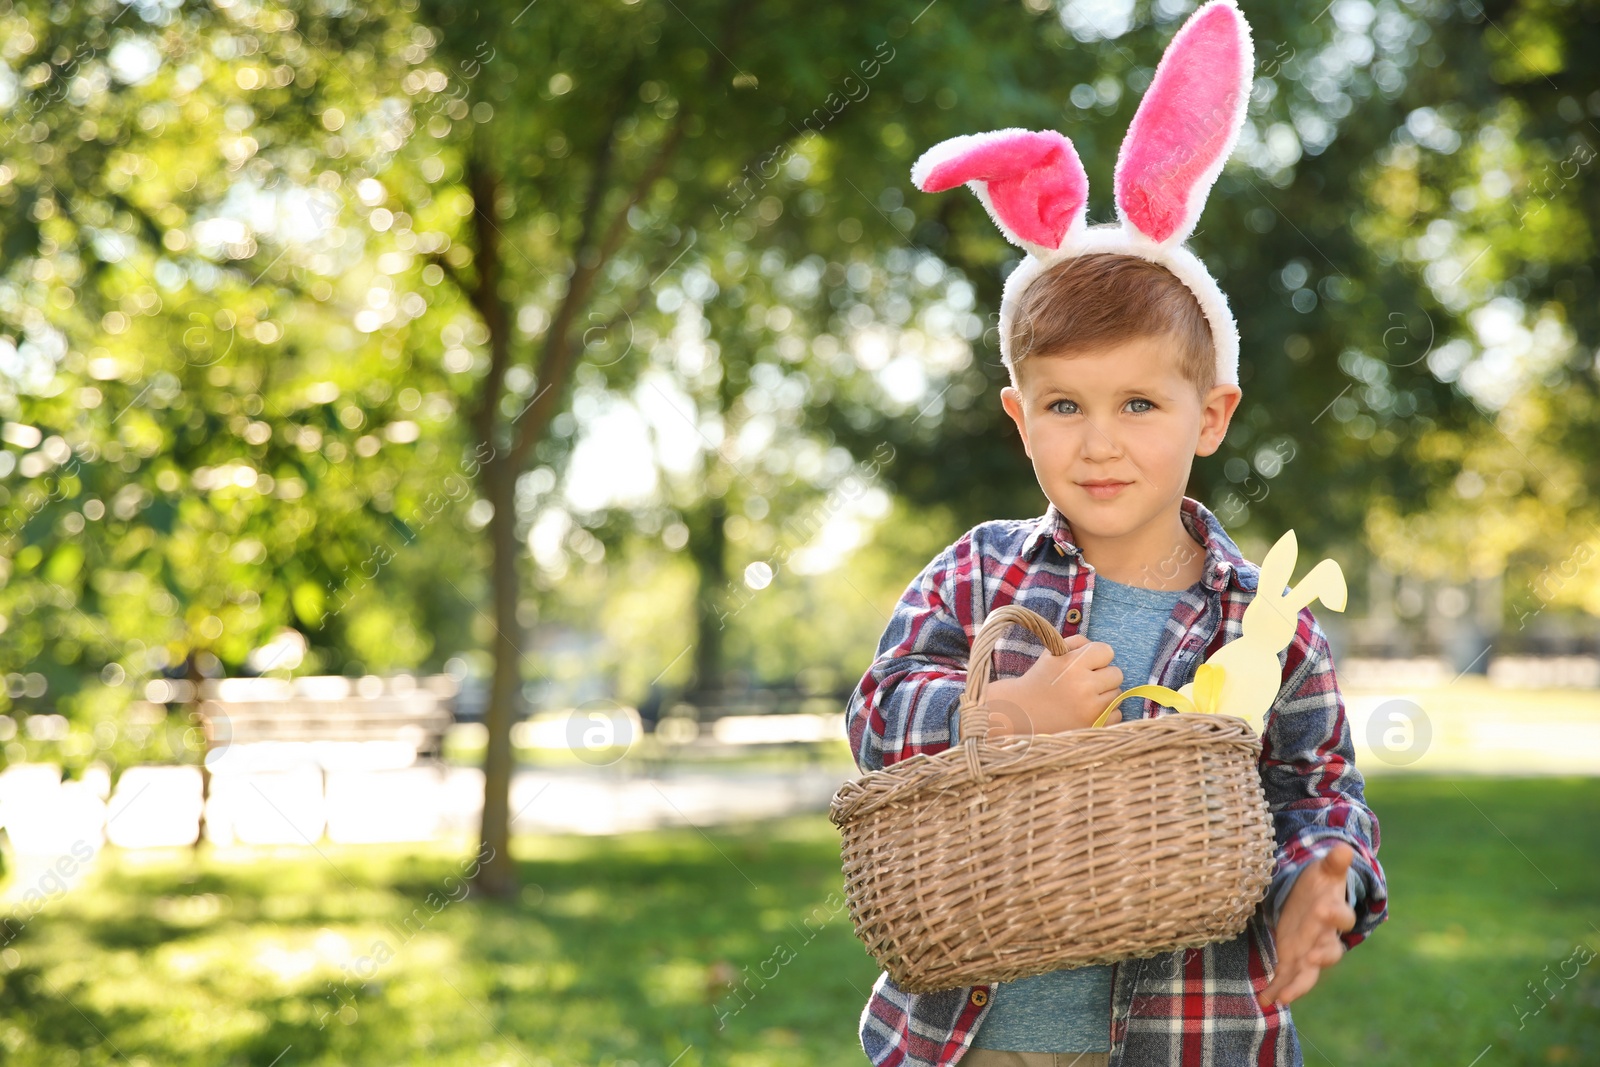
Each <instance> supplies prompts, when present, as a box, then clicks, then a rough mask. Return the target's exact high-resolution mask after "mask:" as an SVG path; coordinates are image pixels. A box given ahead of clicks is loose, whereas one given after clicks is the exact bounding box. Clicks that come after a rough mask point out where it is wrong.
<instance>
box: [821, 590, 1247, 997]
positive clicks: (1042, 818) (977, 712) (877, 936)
mask: <svg viewBox="0 0 1600 1067" xmlns="http://www.w3.org/2000/svg"><path fill="white" fill-rule="evenodd" d="M1013 623H1018V624H1021V625H1023V626H1026V627H1027V628H1028V629H1029V630H1031V631H1033V632H1034V633H1035V634H1037V635H1038V636H1039V637H1040V639H1042V640H1043V641H1044V642H1045V644H1046V646H1047V647H1048V648H1049V649H1050V650H1051V651H1052V652H1054V653H1056V654H1061V653H1063V652H1065V651H1066V646H1065V643H1064V642H1063V641H1062V638H1061V635H1060V634H1059V633H1057V632H1056V630H1055V628H1054V627H1053V626H1051V625H1050V623H1049V622H1048V621H1047V620H1045V619H1044V618H1043V617H1041V616H1040V615H1038V614H1036V613H1035V612H1033V611H1030V610H1028V609H1027V608H1024V607H1021V606H1020V605H1015V604H1012V605H1007V606H1005V607H1002V608H999V609H997V610H995V611H994V612H992V613H991V614H990V615H989V617H988V618H987V619H986V620H985V622H984V625H983V627H982V628H981V629H980V631H979V633H978V635H977V638H976V639H975V640H974V641H973V647H972V657H971V663H970V669H969V671H968V675H967V689H966V693H965V694H964V695H963V697H962V700H961V710H960V714H961V739H962V740H961V743H960V744H959V745H957V746H955V747H953V748H950V749H947V750H946V751H944V752H940V753H938V754H936V755H931V756H930V755H927V754H918V755H915V756H912V757H910V758H909V759H905V760H902V761H901V762H899V763H896V764H893V765H891V766H889V767H886V768H884V769H883V770H879V771H872V772H870V773H868V774H866V775H864V776H862V777H860V778H857V779H855V780H853V781H850V782H847V783H845V784H844V785H843V786H842V787H840V789H839V791H838V792H837V793H836V794H835V795H834V798H833V804H832V807H831V809H830V811H829V818H830V819H831V820H832V822H833V824H834V825H835V826H837V827H839V830H840V833H841V836H842V854H843V860H844V874H845V883H846V898H847V901H848V903H849V907H850V917H851V919H852V920H853V921H854V923H855V929H856V935H857V936H858V937H860V938H861V940H862V941H863V942H865V944H866V946H867V950H868V952H870V953H871V954H872V956H873V958H874V959H876V960H877V961H878V964H879V965H880V966H881V967H882V968H883V969H884V970H885V971H887V972H888V973H889V976H890V978H892V979H893V980H894V982H895V984H896V985H897V986H899V987H900V988H901V989H903V990H905V991H907V992H911V993H927V992H932V991H934V990H938V989H948V988H952V987H955V986H965V985H977V984H980V983H987V982H999V981H1010V980H1012V979H1016V978H1022V977H1025V976H1027V975H1032V974H1042V973H1044V972H1046V971H1052V970H1057V969H1059V968H1064V967H1082V966H1087V965H1089V964H1096V963H1110V962H1112V961H1115V960H1122V959H1130V958H1135V957H1145V956H1154V955H1157V954H1159V953H1162V952H1170V951H1173V950H1176V949H1180V948H1193V947H1196V946H1199V945H1203V944H1205V943H1207V942H1210V941H1217V940H1224V939H1228V938H1231V937H1234V936H1236V935H1237V934H1238V933H1239V932H1240V931H1242V930H1243V929H1244V927H1245V925H1246V923H1247V922H1248V921H1249V919H1250V916H1251V914H1252V913H1253V912H1254V911H1255V908H1256V905H1257V903H1258V902H1259V901H1260V900H1261V898H1262V897H1263V896H1264V895H1265V894H1266V890H1267V886H1268V883H1269V881H1270V879H1271V875H1272V870H1273V866H1274V859H1273V853H1274V838H1273V830H1272V817H1271V813H1270V811H1269V810H1268V808H1267V802H1266V797H1265V795H1264V794H1263V793H1262V790H1261V780H1260V776H1259V772H1258V770H1257V760H1258V758H1259V756H1260V752H1261V741H1260V739H1259V738H1257V737H1256V735H1255V732H1254V731H1253V730H1252V729H1251V728H1250V726H1249V725H1248V724H1247V723H1245V722H1244V721H1243V720H1242V719H1238V718H1234V717H1232V716H1228V715H1208V714H1173V715H1161V716H1158V717H1156V718H1153V719H1140V720H1134V721H1130V722H1119V723H1116V724H1114V725H1110V726H1105V727H1099V728H1095V729H1084V730H1067V731H1063V732H1061V733H1056V734H1039V735H1036V736H1031V737H1029V736H1007V737H1003V738H999V739H997V740H996V741H995V742H993V743H991V742H989V741H987V740H986V739H985V736H986V734H987V731H988V727H987V723H986V718H987V715H986V709H985V705H984V690H985V688H986V686H987V685H988V675H989V672H990V662H989V657H990V655H991V653H992V652H993V650H994V647H995V645H996V644H997V643H998V642H999V640H1000V636H1001V632H1002V631H1003V630H1004V628H1005V627H1006V626H1007V625H1009V624H1013ZM1122 699H1124V697H1119V698H1118V702H1120V701H1121V700H1122ZM1115 706H1116V705H1115V704H1113V707H1115ZM1108 710H1109V709H1108Z"/></svg>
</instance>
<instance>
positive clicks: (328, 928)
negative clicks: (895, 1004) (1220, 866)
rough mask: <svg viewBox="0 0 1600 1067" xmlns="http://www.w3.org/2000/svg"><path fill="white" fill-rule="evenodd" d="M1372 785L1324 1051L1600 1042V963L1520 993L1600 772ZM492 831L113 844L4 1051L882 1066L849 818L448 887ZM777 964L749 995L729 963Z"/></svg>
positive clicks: (1302, 1015)
mask: <svg viewBox="0 0 1600 1067" xmlns="http://www.w3.org/2000/svg"><path fill="white" fill-rule="evenodd" d="M1369 793H1370V799H1371V801H1372V803H1373V805H1374V806H1375V807H1376V809H1377V811H1378V813H1379V817H1380V819H1381V820H1382V827H1383V849H1382V852H1381V853H1380V855H1381V857H1382V859H1383V860H1384V862H1385V865H1386V868H1387V870H1388V873H1389V877H1390V885H1391V891H1392V892H1393V893H1394V895H1395V899H1394V900H1393V902H1392V904H1391V910H1392V917H1391V919H1390V920H1389V922H1387V923H1385V924H1384V925H1383V926H1381V927H1379V929H1378V930H1377V931H1376V932H1375V933H1374V934H1373V936H1372V937H1371V938H1370V939H1369V940H1368V941H1367V942H1366V943H1365V944H1363V945H1360V946H1358V947H1357V948H1356V949H1355V950H1353V951H1352V952H1351V953H1350V954H1349V955H1348V956H1347V957H1346V959H1345V960H1344V961H1343V962H1342V963H1341V964H1340V965H1339V966H1338V967H1336V968H1334V969H1333V970H1332V971H1330V972H1328V973H1327V974H1326V975H1325V976H1324V978H1323V981H1322V982H1321V983H1320V984H1319V985H1318V987H1317V988H1316V989H1315V990H1314V991H1313V992H1312V993H1311V994H1310V995H1308V996H1307V997H1306V998H1304V999H1303V1000H1301V1001H1299V1002H1298V1003H1297V1004H1296V1005H1295V1009H1294V1010H1295V1015H1296V1019H1297V1023H1298V1025H1299V1027H1300V1029H1301V1032H1302V1035H1303V1038H1304V1041H1305V1045H1306V1061H1307V1063H1308V1064H1309V1065H1313V1067H1315V1065H1320V1064H1323V1063H1334V1064H1339V1065H1340V1067H1344V1065H1348V1064H1396V1065H1401V1064H1404V1065H1407V1067H1412V1065H1433V1064H1455V1065H1459V1067H1467V1065H1468V1064H1469V1063H1471V1062H1472V1061H1473V1059H1474V1057H1476V1056H1477V1055H1478V1054H1479V1053H1480V1052H1481V1051H1483V1049H1484V1047H1485V1046H1486V1045H1491V1044H1492V1046H1493V1049H1492V1051H1491V1052H1490V1054H1489V1055H1487V1056H1485V1057H1484V1058H1483V1060H1481V1061H1480V1067H1489V1065H1490V1064H1494V1065H1497V1067H1498V1065H1503V1064H1545V1063H1560V1062H1566V1063H1572V1064H1586V1063H1594V1062H1600V983H1597V982H1596V980H1595V978H1594V974H1595V973H1596V972H1597V971H1600V961H1596V962H1593V963H1590V964H1589V965H1588V966H1585V967H1583V968H1582V969H1581V970H1580V971H1579V973H1578V974H1577V976H1576V977H1575V978H1572V979H1570V980H1569V981H1567V982H1566V984H1565V985H1564V986H1562V987H1558V986H1557V985H1556V982H1555V980H1553V979H1552V981H1551V983H1550V986H1549V988H1550V989H1552V990H1555V992H1554V994H1553V995H1554V999H1553V1001H1552V1002H1551V1003H1550V1004H1549V1005H1548V1006H1547V1007H1545V1008H1544V1009H1543V1010H1542V1011H1541V1012H1540V1013H1539V1014H1538V1015H1536V1016H1532V1017H1530V1018H1529V1019H1528V1020H1527V1023H1526V1026H1525V1028H1523V1029H1521V1030H1519V1029H1518V1022H1517V1015H1516V1009H1515V1005H1517V1004H1519V1003H1521V1004H1524V1005H1526V1003H1527V1002H1526V1001H1524V1000H1523V999H1522V998H1525V997H1526V995H1527V989H1526V985H1525V983H1527V982H1529V981H1533V982H1535V984H1537V982H1538V981H1539V980H1540V979H1541V978H1544V977H1548V976H1549V975H1552V974H1556V973H1558V971H1559V970H1560V965H1561V962H1562V961H1563V960H1566V959H1567V958H1568V957H1569V955H1570V954H1571V953H1572V950H1573V948H1574V946H1575V945H1577V944H1579V943H1580V942H1582V943H1584V944H1586V945H1588V946H1590V947H1600V931H1597V930H1596V925H1600V869H1597V866H1596V863H1595V861H1594V857H1595V855H1596V854H1597V852H1600V847H1597V846H1600V820H1596V818H1595V815H1596V813H1597V812H1600V781H1597V780H1577V779H1542V780H1517V779H1483V778H1472V779H1435V778H1425V777H1420V776H1418V777H1390V778H1385V779H1382V780H1377V781H1373V782H1371V783H1370V784H1369ZM1497 828H1498V829H1497ZM1502 833H1503V834H1504V836H1502ZM1508 838H1509V840H1508ZM468 851H469V850H468V849H467V848H466V847H465V846H460V847H457V848H456V849H455V850H454V851H451V850H449V849H446V848H444V847H442V846H433V847H427V848H395V847H336V846H329V845H324V846H323V847H322V855H319V854H318V853H316V852H312V851H310V850H305V849H300V850H285V851H283V852H281V853H276V854H265V853H262V852H259V851H258V852H254V853H244V852H237V853H214V852H206V853H202V854H201V856H200V858H199V859H198V860H196V859H194V858H192V857H191V856H190V855H189V854H188V853H187V852H172V853H160V854H144V855H141V854H128V853H121V854H118V853H115V852H111V853H107V855H106V857H105V861H104V862H103V863H102V865H101V866H100V867H99V869H98V870H97V871H96V872H95V874H94V875H93V876H92V878H91V880H90V881H89V882H88V883H87V884H85V885H84V886H83V887H81V888H80V889H78V890H76V891H74V892H73V893H72V894H70V895H68V896H67V897H65V898H63V899H61V900H59V901H57V902H55V903H53V904H51V905H49V906H48V907H47V908H46V909H45V910H44V911H42V912H40V913H39V914H38V915H36V916H34V917H33V918H32V920H31V921H30V922H28V924H27V925H26V926H25V927H23V928H22V930H21V932H20V934H19V935H18V936H17V937H16V938H15V939H14V940H13V941H12V942H11V943H10V945H9V946H8V947H7V950H6V951H4V952H3V953H0V1061H3V1062H4V1063H6V1064H8V1065H11V1064H15V1065H17V1067H36V1065H39V1067H42V1065H46V1064H48V1065H57V1064H60V1065H72V1067H88V1065H96V1064H142V1065H149V1067H167V1065H175V1067H177V1065H196V1067H199V1065H206V1067H216V1065H235V1064H237V1065H244V1064H250V1065H259V1067H267V1065H269V1064H273V1063H274V1061H275V1060H276V1063H277V1067H295V1065H306V1064H349V1065H367V1064H370V1065H374V1067H378V1065H382V1067H390V1065H401V1064H427V1065H430V1067H449V1065H455V1064H475V1065H481V1064H506V1065H512V1064H526V1065H532V1067H565V1065H568V1064H585V1065H611V1064H616V1065H619V1067H630V1062H631V1064H632V1065H637V1067H647V1065H654V1067H665V1065H667V1064H671V1063H673V1062H674V1060H676V1064H677V1067H696V1065H702V1064H727V1065H730V1067H767V1065H771V1067H802V1065H804V1067H823V1065H829V1067H836V1065H842V1064H850V1063H865V1059H864V1057H862V1055H861V1052H860V1049H859V1046H858V1044H857V1041H856V1033H855V1027H856V1020H857V1018H858V1016H859V1014H860V1011H861V1008H862V1005H863V1004H864V1002H865V999H866V994H867V991H868V989H869V988H870V987H871V983H872V981H873V979H874V978H875V977H876V975H877V969H876V967H875V966H874V965H873V963H872V961H871V960H870V959H869V958H868V957H867V955H866V953H865V951H864V950H863V949H862V948H861V947H860V945H859V944H858V943H857V942H856V940H855V939H854V936H853V934H852V932H851V929H850V923H849V918H848V915H847V914H846V913H845V912H844V911H843V909H842V907H838V906H837V905H838V904H839V898H838V896H837V895H835V896H832V897H831V898H830V894H838V893H839V892H840V889H841V879H840V875H839V867H838V848H837V838H836V836H835V832H834V830H833V828H832V827H831V826H830V825H829V824H828V823H827V821H826V819H825V818H823V817H821V816H808V817H803V818H795V819H787V820H782V821H778V822H772V823H764V824H760V825H753V826H746V827H742V828H736V829H733V830H727V831H717V832H714V833H711V834H710V835H709V836H706V835H702V834H701V833H699V832H698V831H696V830H693V829H688V828H685V829H682V830H674V831H668V832H653V833H643V834H634V835H629V836H626V837H621V838H607V839H600V838H574V837H537V838H534V837H530V838H524V839H519V840H518V842H517V854H518V856H519V857H521V858H522V862H521V864H520V867H521V875H522V879H523V883H524V886H525V889H524V892H523V895H522V898H521V899H520V900H518V901H517V902H515V903H489V902H484V901H479V900H476V899H471V898H469V899H466V900H462V901H459V902H449V903H442V902H443V901H446V900H447V899H448V897H449V895H451V894H452V893H457V895H458V891H457V890H456V889H455V886H456V885H457V883H455V882H453V881H450V879H451V878H452V876H454V875H456V874H458V873H459V872H460V870H461V863H462V861H461V857H462V856H463V855H465V854H466V853H467V852H468ZM1541 872H1542V873H1541ZM1547 879H1548V880H1547ZM1552 883H1553V884H1552ZM429 894H435V897H434V905H433V906H430V905H429V903H428V900H429ZM434 907H438V909H439V910H438V911H437V913H435V912H434V910H433V908H434ZM415 909H420V911H417V910H415ZM407 914H415V915H416V916H417V917H418V918H417V919H416V920H414V922H413V926H412V928H411V929H410V931H409V932H408V931H405V930H402V929H401V928H400V927H399V924H400V923H401V922H402V920H403V919H404V917H405V916H406V915H407ZM808 918H809V919H810V922H809V924H808V923H807V919H808ZM391 924H392V925H391ZM379 942H381V943H382V947H380V948H377V949H375V948H374V946H375V945H376V944H377V943H379ZM363 956H366V957H368V960H367V961H366V962H365V963H363V962H362V961H361V957H363ZM352 957H353V958H354V960H355V963H356V964H357V970H358V971H359V974H358V975H357V976H355V977H352V975H351V972H350V971H346V970H342V969H341V964H344V965H346V966H348V965H350V964H351V960H352ZM1547 964H1548V965H1549V966H1550V970H1549V971H1545V970H1544V969H1543V968H1544V967H1545V965H1547ZM745 968H748V970H745ZM1571 970H1572V967H1571V965H1569V966H1568V967H1567V971H1568V973H1569V974H1570V973H1571ZM762 974H764V975H766V976H770V977H769V978H768V980H767V981H766V982H765V984H764V985H763V984H762V983H761V981H760V979H759V978H758V977H750V983H749V988H750V989H751V990H752V992H751V993H749V994H747V995H746V996H745V998H744V1001H743V1007H742V1008H741V1007H740V1005H741V1000H740V998H738V997H736V996H735V995H734V993H733V992H732V991H731V990H730V988H729V987H728V986H727V984H726V982H727V981H728V980H733V979H737V980H741V981H742V980H743V979H744V978H745V977H747V976H758V975H762ZM330 983H331V985H330ZM719 1015H720V1016H721V1017H722V1023H723V1024H724V1025H719V1021H718V1020H719ZM685 1049H687V1052H685ZM680 1053H682V1056H681V1058H679V1056H680ZM279 1057H281V1058H279Z"/></svg>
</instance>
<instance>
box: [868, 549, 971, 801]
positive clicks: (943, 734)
mask: <svg viewBox="0 0 1600 1067" xmlns="http://www.w3.org/2000/svg"><path fill="white" fill-rule="evenodd" d="M974 566H976V560H975V559H974V556H973V553H972V551H971V542H970V540H969V536H968V535H964V536H963V537H962V538H961V539H960V540H958V541H956V542H955V543H954V544H952V545H950V546H949V547H948V548H946V549H945V550H944V551H942V552H940V553H939V554H938V555H937V556H935V557H934V559H933V560H932V562H930V563H929V564H928V565H927V566H926V567H924V568H923V569H922V573H921V574H919V575H917V577H916V578H915V579H913V580H912V582H911V584H910V586H908V587H907V588H906V591H905V593H904V595H902V596H901V597H900V602H899V603H898V604H896V605H895V609H894V614H893V615H891V616H890V618H889V624H888V625H887V626H886V627H884V631H883V637H882V638H881V639H880V640H879V641H878V652H877V656H876V658H874V659H873V661H872V666H871V667H869V668H867V673H866V675H865V676H864V677H863V678H862V679H861V682H860V684H858V685H857V686H856V689H855V692H854V693H852V694H851V695H850V701H849V703H848V704H847V705H846V708H845V728H846V729H847V730H848V732H849V735H850V748H851V749H852V750H853V752H854V753H855V760H856V765H857V766H859V767H860V768H861V769H862V770H863V771H875V770H882V769H883V768H884V767H885V766H888V765H889V764H893V763H897V762H899V761H900V760H903V759H905V758H907V757H908V756H914V755H917V754H918V753H929V754H932V753H935V752H942V751H944V750H945V749H947V748H949V747H950V746H951V745H952V744H954V743H955V739H956V737H957V736H958V735H959V731H958V730H957V724H956V722H955V721H954V720H955V718H956V709H957V707H958V706H959V704H960V701H961V694H962V692H963V691H964V690H965V689H966V687H967V660H968V657H969V656H970V654H971V643H970V642H969V641H968V639H967V630H966V627H965V625H963V623H962V620H961V617H960V616H959V615H958V605H961V607H962V608H965V607H966V605H964V604H963V603H962V601H960V600H959V599H958V597H960V596H961V595H962V591H965V590H970V588H971V585H970V582H971V568H972V567H974ZM963 613H964V614H970V611H965V610H964V611H963Z"/></svg>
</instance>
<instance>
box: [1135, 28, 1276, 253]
mask: <svg viewBox="0 0 1600 1067" xmlns="http://www.w3.org/2000/svg"><path fill="white" fill-rule="evenodd" d="M1254 66H1255V49H1254V47H1253V46H1252V44H1251V42H1250V27H1249V25H1248V24H1247V23H1246V22H1245V20H1244V16H1243V15H1242V14H1240V13H1239V9H1238V8H1237V7H1235V6H1234V4H1233V0H1211V2H1210V3H1207V4H1205V5H1204V6H1202V7H1201V8H1200V9H1199V10H1197V11H1196V12H1195V13H1194V14H1193V15H1191V16H1189V19H1188V21H1186V22H1185V23H1184V24H1183V26H1182V27H1181V28H1180V29H1179V30H1178V33H1177V35H1176V36H1174V37H1173V39H1172V43H1171V44H1169V45H1168V46H1167V51H1166V54H1165V55H1163V56H1162V57H1161V62H1160V63H1159V64H1157V65H1156V73H1155V78H1154V79H1153V80H1152V81H1151V82H1150V89H1149V91H1148V92H1147V93H1145V97H1144V99H1143V100H1142V101H1140V102H1139V110H1138V111H1137V112H1135V113H1134V116H1133V124H1132V125H1131V126H1129V127H1128V135H1127V137H1125V138H1123V141H1122V149H1121V151H1120V152H1119V153H1118V155H1117V169H1116V200H1117V212H1118V214H1120V215H1121V216H1122V219H1123V221H1124V222H1126V223H1128V224H1130V225H1132V226H1133V227H1134V228H1135V229H1137V230H1139V232H1141V233H1143V234H1144V235H1145V236H1147V237H1149V238H1151V239H1152V240H1154V241H1157V242H1167V241H1171V242H1174V243H1176V242H1181V241H1183V240H1184V239H1185V238H1186V237H1188V236H1189V234H1190V233H1192V232H1193V231H1194V227H1195V223H1196V222H1197V221H1199V218H1200V209H1201V208H1203V207H1204V206H1205V202H1206V195H1207V194H1208V193H1209V192H1210V191H1211V186H1212V183H1214V182H1215V181H1216V180H1217V175H1218V174H1220V173H1221V172H1222V165H1223V163H1225V162H1226V161H1227V159H1228V156H1229V155H1230V154H1231V153H1232V152H1233V146H1234V145H1235V144H1236V143H1237V142H1238V139H1239V130H1240V128H1241V127H1243V125H1244V115H1245V108H1246V107H1247V106H1248V104H1249V102H1250V81H1251V77H1252V73H1253V68H1254Z"/></svg>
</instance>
